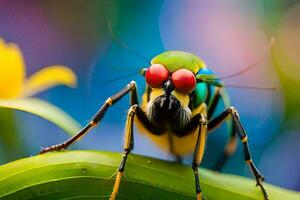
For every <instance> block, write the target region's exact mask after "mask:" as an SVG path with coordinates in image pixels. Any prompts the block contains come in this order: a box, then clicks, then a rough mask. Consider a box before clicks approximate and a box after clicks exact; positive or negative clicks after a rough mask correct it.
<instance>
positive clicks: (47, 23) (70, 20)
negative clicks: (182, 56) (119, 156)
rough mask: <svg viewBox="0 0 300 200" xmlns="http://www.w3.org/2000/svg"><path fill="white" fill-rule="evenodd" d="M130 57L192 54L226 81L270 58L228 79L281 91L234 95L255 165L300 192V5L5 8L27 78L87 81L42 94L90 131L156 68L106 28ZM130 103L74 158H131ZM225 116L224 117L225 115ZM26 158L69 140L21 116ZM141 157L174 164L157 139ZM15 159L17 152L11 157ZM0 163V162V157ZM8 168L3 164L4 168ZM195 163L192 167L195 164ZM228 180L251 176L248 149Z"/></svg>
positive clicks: (220, 138) (218, 135) (0, 6)
mask: <svg viewBox="0 0 300 200" xmlns="http://www.w3.org/2000/svg"><path fill="white" fill-rule="evenodd" d="M108 21H110V22H111V24H112V28H113V30H114V32H116V33H117V35H118V36H119V37H120V38H121V39H122V41H123V42H124V43H126V44H127V45H128V46H129V47H130V48H132V49H134V50H135V51H137V52H138V53H139V54H141V55H143V56H145V57H147V58H148V59H149V60H150V59H151V58H152V57H154V56H155V55H157V54H159V53H160V52H162V51H164V50H184V51H189V52H192V53H195V54H196V55H198V56H199V57H201V58H202V59H203V60H204V61H205V62H206V63H207V66H208V67H209V68H211V69H212V70H213V71H214V72H215V73H216V74H218V75H219V76H220V77H224V76H227V75H230V74H233V73H235V72H238V71H240V70H242V69H244V68H246V67H247V66H249V65H251V64H253V63H255V62H256V61H257V60H258V59H259V58H261V57H262V56H263V55H264V54H265V50H266V49H267V47H268V45H269V41H270V38H271V37H275V38H276V42H275V45H274V47H273V48H272V51H268V53H267V54H266V55H265V57H264V58H263V59H262V60H261V61H260V63H259V64H258V65H257V67H255V68H254V69H252V70H251V71H249V72H247V73H245V74H242V75H240V76H237V77H234V78H231V79H226V80H224V82H226V83H228V84H232V85H242V86H260V87H275V88H276V90H275V91H260V90H247V89H238V88H231V87H229V88H228V93H229V95H230V96H231V100H232V104H233V105H234V106H235V107H236V108H237V109H238V110H239V113H240V116H241V120H242V122H243V124H244V126H245V129H246V130H247V132H248V135H249V142H250V147H251V150H252V154H253V160H254V162H255V163H256V164H257V166H258V168H259V169H260V170H261V172H262V173H263V174H264V175H265V177H266V180H267V182H270V183H272V184H275V185H279V186H283V187H286V188H290V189H294V190H298V191H300V170H299V169H300V156H299V153H300V135H299V134H300V131H299V130H300V126H299V125H300V124H299V122H298V121H299V113H300V111H299V108H298V105H299V99H300V94H298V91H299V89H298V88H299V87H298V86H299V85H300V76H299V72H300V66H299V64H300V55H299V52H300V39H299V35H300V28H299V27H300V2H299V1H296V0H293V1H292V0H290V1H282V0H281V1H280V0H274V1H271V0H263V1H253V0H247V1H238V0H229V1H222V0H214V1H209V0H202V1H198V0H187V1H180V0H165V1H162V0H146V1H138V0H128V1H116V0H113V1H106V0H102V1H96V0H95V1H93V0H88V1H83V0H82V1H78V0H74V1H67V0H65V1H61V0H60V1H58V0H51V1H37V0H36V1H33V0H27V1H26V3H25V1H17V0H13V1H1V3H0V37H2V38H4V39H5V40H6V41H7V42H15V43H17V44H18V45H19V46H20V47H21V49H22V51H23V54H24V58H25V61H26V66H27V74H28V75H31V74H33V73H34V72H36V71H38V70H39V69H41V68H43V67H45V66H48V65H52V64H63V65H66V66H69V67H70V68H72V69H73V70H74V71H75V72H76V74H77V76H78V81H79V82H78V87H77V88H76V89H70V88H67V87H64V86H60V87H55V88H53V89H51V90H47V91H46V92H43V93H41V94H39V95H38V97H39V98H42V99H44V100H46V101H49V102H51V103H53V104H55V105H57V106H58V107H60V108H62V109H63V110H64V111H66V112H67V113H69V114H70V115H71V116H72V117H74V118H75V119H76V120H78V121H79V122H80V123H81V124H82V125H84V124H85V123H87V122H88V121H89V119H90V117H91V116H92V115H93V114H94V113H95V112H96V111H97V109H98V107H99V106H100V105H101V104H102V103H103V102H104V101H105V99H106V98H107V97H108V96H110V95H112V94H113V93H114V92H117V91H118V90H119V89H121V88H122V87H123V86H125V84H127V83H128V82H129V81H130V80H135V81H136V82H137V83H138V89H139V93H140V94H141V93H142V92H143V89H144V80H143V77H140V76H139V75H138V73H137V75H136V76H132V77H127V78H124V79H121V80H117V81H113V82H108V83H107V82H105V81H107V80H111V79H116V78H118V77H121V76H124V75H126V74H129V73H133V72H137V71H138V70H139V69H140V68H142V67H147V63H146V62H145V61H143V60H142V59H140V58H138V57H136V56H135V55H133V54H132V53H130V52H129V51H128V50H126V49H124V48H121V47H120V46H119V45H118V44H117V43H116V42H115V41H113V40H112V38H111V36H110V34H109V31H108V28H107V22H108ZM128 107H129V98H128V97H126V98H125V99H123V100H121V101H120V102H118V103H117V104H116V105H115V106H113V107H112V108H111V109H110V110H109V111H108V112H107V115H106V116H105V118H104V120H103V122H102V123H101V125H100V126H99V127H98V128H96V129H94V130H93V131H92V132H91V133H90V134H88V135H87V136H86V137H85V138H84V139H83V140H82V141H80V142H79V143H77V144H76V145H74V146H73V147H72V149H101V150H108V151H121V150H122V137H123V136H122V134H123V129H124V122H125V117H126V111H127V109H128ZM219 109H222V108H221V107H220V108H219ZM17 115H18V116H17V122H18V124H19V126H20V128H19V130H20V133H21V137H22V140H23V143H24V146H25V153H24V156H29V155H34V154H36V153H37V152H38V151H39V148H40V146H49V145H52V144H56V143H60V142H62V141H63V140H65V139H67V138H68V135H67V134H65V133H63V131H62V130H60V129H59V128H57V127H56V126H54V125H53V124H51V123H49V122H47V121H45V120H43V119H41V118H38V117H36V116H33V115H31V114H27V113H22V112H17ZM225 132H226V127H224V126H223V127H221V128H220V129H219V130H218V131H216V132H215V133H214V134H211V135H210V136H209V139H208V145H207V149H206V154H205V160H204V162H203V165H202V166H204V167H209V166H210V165H212V163H213V162H214V161H215V159H216V158H217V157H218V156H219V155H220V154H221V152H222V150H223V148H224V144H225V143H226V138H227V134H226V133H225ZM135 135H136V139H135V150H134V153H137V154H143V155H149V156H153V157H158V158H163V159H170V160H171V159H172V157H171V156H170V155H167V154H165V153H164V152H161V151H160V150H159V149H158V148H156V147H155V146H153V145H152V144H151V142H150V141H148V139H146V138H144V137H142V136H140V135H139V134H135ZM11 151H14V149H11ZM0 159H1V158H0ZM4 162H6V161H5V160H4V159H2V160H1V163H4ZM186 162H187V163H188V162H189V158H187V159H186ZM223 171H224V172H228V173H234V174H239V175H244V176H249V177H250V176H251V173H250V172H249V170H248V167H247V165H246V164H245V163H244V161H243V156H242V149H241V145H239V148H238V149H237V152H236V153H235V154H234V155H233V156H232V158H230V160H229V162H228V163H227V164H226V166H225V168H224V170H223Z"/></svg>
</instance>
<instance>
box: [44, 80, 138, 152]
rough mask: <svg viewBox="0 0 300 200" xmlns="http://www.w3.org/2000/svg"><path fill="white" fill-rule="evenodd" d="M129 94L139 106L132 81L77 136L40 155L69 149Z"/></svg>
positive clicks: (112, 97) (48, 148) (109, 99)
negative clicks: (108, 110)
mask: <svg viewBox="0 0 300 200" xmlns="http://www.w3.org/2000/svg"><path fill="white" fill-rule="evenodd" d="M129 92H130V103H131V105H134V104H138V98H137V91H136V83H135V82H134V81H131V82H130V83H129V84H128V85H127V86H126V87H125V88H124V89H122V90H121V91H119V92H118V93H116V94H115V95H113V96H111V97H109V98H108V99H107V100H106V101H105V103H104V104H103V105H102V106H101V108H100V109H99V110H98V112H97V113H96V114H95V115H94V117H93V118H92V119H91V121H90V122H89V123H88V124H87V125H86V126H85V127H84V128H83V129H81V130H80V131H79V132H78V133H77V134H76V135H74V136H73V137H72V138H70V139H69V140H67V141H65V142H63V143H61V144H56V145H53V146H50V147H47V148H44V149H42V150H41V151H40V154H44V153H47V152H51V151H61V150H64V149H67V148H68V147H69V146H70V145H71V144H73V143H75V142H76V141H78V140H79V139H80V138H82V137H83V136H84V135H85V134H87V133H88V131H89V130H90V129H91V128H93V127H95V126H96V125H97V124H98V123H99V122H100V121H101V120H102V118H103V117H104V114H105V113H106V111H107V109H108V108H109V107H110V106H112V105H113V104H114V103H116V102H117V101H118V100H120V99H121V98H122V97H124V96H125V95H126V94H127V93H129Z"/></svg>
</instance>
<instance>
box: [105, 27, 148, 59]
mask: <svg viewBox="0 0 300 200" xmlns="http://www.w3.org/2000/svg"><path fill="white" fill-rule="evenodd" d="M107 25H108V29H109V33H110V35H111V37H112V39H114V40H115V41H116V42H117V43H118V44H119V45H120V46H121V47H123V48H124V49H127V50H128V51H130V52H131V53H132V54H134V55H135V56H137V57H139V58H140V59H142V60H144V61H146V62H147V63H148V64H149V65H151V62H150V61H149V60H148V59H147V58H146V57H144V56H142V55H141V54H139V53H138V52H136V51H135V50H133V49H131V48H129V47H128V46H127V45H126V44H125V43H124V42H122V40H121V39H120V38H119V37H118V36H117V35H116V34H115V33H114V32H113V30H112V26H111V23H110V21H108V22H107Z"/></svg>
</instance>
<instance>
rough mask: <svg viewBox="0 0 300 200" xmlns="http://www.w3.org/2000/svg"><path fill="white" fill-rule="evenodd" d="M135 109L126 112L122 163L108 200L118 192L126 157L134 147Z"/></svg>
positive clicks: (134, 107) (132, 107)
mask: <svg viewBox="0 0 300 200" xmlns="http://www.w3.org/2000/svg"><path fill="white" fill-rule="evenodd" d="M137 107H138V105H133V106H131V107H130V109H129V111H128V115H127V120H126V127H125V140H124V144H123V148H124V152H123V157H122V161H121V163H120V165H119V168H118V172H117V176H116V180H115V183H114V188H113V191H112V193H111V195H110V198H109V199H110V200H114V199H115V198H116V196H117V193H118V191H119V186H120V183H121V178H122V176H123V174H124V171H125V165H126V160H127V156H128V154H129V153H130V152H131V150H132V149H133V145H134V144H133V120H134V116H135V114H136V110H137Z"/></svg>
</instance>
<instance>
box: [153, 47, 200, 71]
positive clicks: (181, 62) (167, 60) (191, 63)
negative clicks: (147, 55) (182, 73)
mask: <svg viewBox="0 0 300 200" xmlns="http://www.w3.org/2000/svg"><path fill="white" fill-rule="evenodd" d="M151 64H162V65H163V66H165V67H166V68H167V69H168V70H169V71H170V72H174V71H176V70H178V69H188V70H190V71H192V72H193V73H194V74H196V73H197V72H198V71H199V70H200V69H201V68H204V67H205V63H204V62H203V61H202V60H201V59H200V58H198V57H197V56H195V55H194V54H191V53H188V52H184V51H165V52H163V53H161V54H159V55H157V56H155V57H154V58H153V59H152V60H151Z"/></svg>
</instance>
